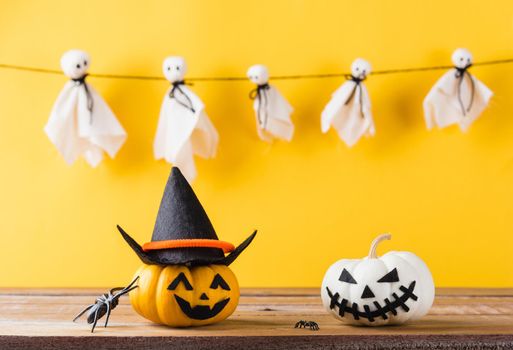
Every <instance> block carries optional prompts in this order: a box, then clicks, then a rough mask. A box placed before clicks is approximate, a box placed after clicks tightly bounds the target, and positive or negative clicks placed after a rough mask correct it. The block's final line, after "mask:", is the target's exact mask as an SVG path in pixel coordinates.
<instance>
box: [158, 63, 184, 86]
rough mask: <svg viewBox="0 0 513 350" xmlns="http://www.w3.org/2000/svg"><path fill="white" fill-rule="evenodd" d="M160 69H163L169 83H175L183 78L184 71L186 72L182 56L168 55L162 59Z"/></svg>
mask: <svg viewBox="0 0 513 350" xmlns="http://www.w3.org/2000/svg"><path fill="white" fill-rule="evenodd" d="M162 70H163V71H164V76H165V77H166V79H167V80H168V81H169V82H170V83H176V82H177V81H182V80H183V79H184V77H185V73H186V72H187V64H186V63H185V59H184V58H183V57H180V56H170V57H167V58H166V59H165V60H164V63H163V64H162Z"/></svg>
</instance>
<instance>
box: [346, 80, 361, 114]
mask: <svg viewBox="0 0 513 350" xmlns="http://www.w3.org/2000/svg"><path fill="white" fill-rule="evenodd" d="M346 79H347V80H351V81H353V82H354V87H353V90H351V94H350V95H349V97H348V98H347V100H346V102H344V106H347V105H348V104H349V102H351V100H352V99H353V98H354V96H355V95H356V90H359V92H360V99H359V100H360V101H359V102H360V116H361V117H362V118H364V117H365V115H364V114H363V91H362V84H361V82H362V81H364V80H365V77H363V78H360V77H355V76H354V75H346Z"/></svg>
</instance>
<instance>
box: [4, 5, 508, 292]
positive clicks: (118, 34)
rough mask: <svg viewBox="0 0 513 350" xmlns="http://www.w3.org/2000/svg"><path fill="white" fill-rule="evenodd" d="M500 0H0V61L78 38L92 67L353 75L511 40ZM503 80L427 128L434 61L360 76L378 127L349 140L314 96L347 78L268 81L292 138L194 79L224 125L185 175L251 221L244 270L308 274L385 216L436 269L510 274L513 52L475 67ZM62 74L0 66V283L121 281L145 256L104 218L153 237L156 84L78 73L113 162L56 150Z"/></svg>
mask: <svg viewBox="0 0 513 350" xmlns="http://www.w3.org/2000/svg"><path fill="white" fill-rule="evenodd" d="M512 13H513V4H512V3H511V1H508V0H504V1H493V4H490V2H483V1H479V0H475V1H442V0H436V1H435V0H433V1H410V0H404V1H362V0H360V1H323V0H317V1H293V0H288V1H285V0H283V1H277V0H272V1H268V0H259V1H252V2H248V1H236V0H233V1H206V0H205V1H182V0H179V1H178V0H173V1H144V2H143V1H104V0H101V1H100V0H88V1H69V0H63V1H57V0H51V1H50V0H45V1H15V0H2V1H1V2H0V62H2V63H12V64H19V65H30V66H38V67H47V68H54V69H59V59H60V56H61V54H62V53H63V52H64V51H66V50H68V49H70V48H81V49H84V50H86V51H88V52H89V53H90V54H91V56H92V69H91V71H92V72H96V73H118V74H149V75H160V74H161V63H162V60H163V58H164V57H166V56H167V55H171V54H180V55H183V56H184V57H185V58H186V59H187V62H188V65H189V76H191V77H192V76H223V75H244V74H245V72H246V69H247V67H248V66H249V65H251V64H254V63H264V64H266V65H268V66H269V68H270V70H271V74H272V73H274V74H278V75H280V74H296V73H330V72H339V71H342V72H346V71H348V68H349V65H350V64H351V62H352V60H353V59H354V58H356V57H358V56H361V57H364V58H366V59H368V60H369V61H370V62H371V63H372V64H373V67H374V68H375V69H387V68H396V67H417V66H426V65H438V64H450V55H451V53H452V51H453V49H455V48H456V47H460V46H462V47H467V48H468V49H470V50H471V51H472V52H473V54H474V58H475V60H476V61H482V60H491V59H498V58H505V57H512V56H513V46H512V43H513V14H512ZM472 72H473V73H474V74H475V75H476V76H477V77H478V78H479V79H481V80H482V81H483V82H485V84H487V85H488V86H489V87H490V88H491V89H492V90H493V91H494V92H495V94H496V95H495V96H494V98H493V101H492V103H491V106H490V108H489V109H488V110H487V111H486V112H485V113H484V114H483V115H482V117H481V118H480V119H479V120H478V121H477V122H476V123H475V124H474V125H473V127H472V128H471V130H470V132H469V133H467V134H462V133H461V132H460V131H459V130H458V129H457V128H456V127H452V128H449V129H445V130H435V131H432V132H428V131H427V130H426V128H425V125H424V120H423V114H422V99H423V98H424V96H425V94H426V93H427V92H428V90H429V89H430V87H431V86H432V84H433V83H434V82H435V81H436V80H437V79H438V77H439V76H440V75H441V74H442V72H440V71H438V72H425V73H414V74H403V75H400V74H399V75H390V76H374V77H372V76H371V77H370V78H369V79H368V81H367V86H368V88H369V91H370V94H371V98H372V103H373V112H374V115H375V122H376V128H377V135H376V137H374V138H372V139H364V140H362V141H361V142H359V143H358V144H357V145H356V146H355V147H354V148H352V149H348V148H347V147H346V146H345V145H344V144H343V143H342V141H341V140H339V139H338V137H337V136H336V134H335V133H334V132H333V131H332V132H330V133H329V134H327V135H323V134H321V132H320V121H319V119H320V113H321V111H322V108H323V106H324V105H325V104H326V103H327V102H328V100H329V97H330V94H331V93H332V92H333V91H334V90H335V89H336V88H337V87H338V86H339V85H340V84H341V83H342V81H343V80H342V79H326V80H301V81H277V82H275V85H276V86H277V87H278V88H279V89H280V90H281V91H282V92H283V93H284V94H285V96H287V97H288V99H289V100H290V102H291V103H292V104H293V105H294V107H295V110H296V111H295V113H294V114H293V120H294V122H295V124H296V134H295V137H294V140H293V141H292V143H290V144H287V143H283V142H276V143H274V144H272V145H268V144H266V143H264V142H262V141H260V140H259V139H258V138H257V136H256V131H255V121H254V115H253V110H252V108H251V101H250V100H249V99H248V97H247V96H248V91H249V90H250V89H252V88H253V86H252V85H251V84H250V83H249V82H235V83H233V82H232V83H197V84H195V86H194V87H193V89H194V90H195V91H196V92H197V93H198V94H199V96H201V98H202V99H203V100H204V101H205V103H206V106H207V113H208V114H209V116H210V117H211V119H212V120H213V122H214V124H215V125H216V126H217V128H218V130H219V133H220V146H219V150H218V157H217V158H216V159H214V160H211V161H206V160H198V162H197V164H198V167H199V173H200V176H199V178H198V180H197V181H196V182H195V183H194V188H195V190H196V193H197V194H198V196H199V198H200V199H201V201H202V202H203V204H204V206H205V208H206V210H207V212H208V213H209V215H210V217H211V220H212V221H213V223H214V226H215V227H216V229H217V231H218V235H219V237H220V238H221V239H223V240H227V241H231V242H233V243H235V244H238V243H239V242H241V241H242V240H243V239H244V238H245V237H247V235H249V233H250V232H251V231H252V230H253V229H254V228H257V229H259V235H258V236H257V238H256V240H255V241H254V243H253V245H252V246H250V248H249V249H248V250H247V251H246V252H245V253H244V254H243V255H241V256H240V258H239V259H238V260H237V262H236V263H235V264H233V265H232V266H233V268H234V270H235V272H236V274H237V275H238V277H239V281H240V283H241V284H242V285H243V286H319V285H320V282H321V280H322V277H323V274H324V272H325V270H326V269H327V268H328V266H329V265H330V264H331V263H333V262H334V261H336V260H338V259H340V258H342V257H360V256H364V255H365V254H366V253H367V250H368V247H369V243H370V241H371V240H372V239H373V238H374V236H376V235H377V234H379V233H382V232H385V231H390V232H392V233H393V240H392V241H391V242H386V243H384V244H383V245H382V246H381V248H380V252H384V251H385V250H389V249H399V250H411V251H414V252H416V253H417V254H418V255H419V256H421V257H422V258H423V259H424V260H425V261H426V262H427V263H428V265H429V266H430V268H431V270H432V272H433V275H434V277H435V280H436V283H437V285H438V286H485V287H496V286H500V287H504V286H510V287H511V286H513V269H512V267H513V258H512V254H511V252H512V249H513V234H512V233H513V227H512V226H513V223H512V222H513V221H512V218H513V65H502V66H494V67H475V68H473V69H472ZM65 81H66V78H65V77H64V76H58V75H45V74H36V73H28V72H20V71H9V70H0V160H1V162H0V164H1V171H0V196H1V198H0V246H1V248H2V249H1V254H0V286H33V287H36V286H75V287H79V286H117V285H124V284H125V283H127V282H128V281H129V280H130V278H131V276H132V273H133V272H134V270H135V269H136V267H137V266H138V265H139V261H138V259H137V257H136V256H135V254H134V253H133V252H132V251H131V249H130V248H129V247H128V246H127V245H126V244H125V242H124V241H123V240H122V239H121V237H120V235H119V234H118V233H117V230H116V229H115V225H116V224H121V225H123V227H125V228H126V229H127V230H128V232H130V233H131V234H132V235H133V236H134V237H135V238H136V239H137V240H138V241H139V242H140V243H141V244H142V243H143V242H145V241H147V240H149V238H150V236H151V232H152V229H153V224H154V220H155V216H156V213H157V210H158V205H159V202H160V198H161V195H162V191H163V188H164V184H165V182H166V179H167V176H168V172H169V170H170V166H169V165H168V164H166V163H165V162H162V161H161V162H157V161H155V160H154V159H153V158H152V142H153V137H154V133H155V129H156V125H157V118H158V113H159V108H160V104H161V101H162V98H163V96H164V92H165V90H166V88H167V83H166V82H150V81H125V80H106V79H97V78H96V79H95V78H91V79H89V82H90V83H91V84H93V85H94V86H95V88H96V89H97V90H99V91H100V93H101V94H102V95H103V96H104V98H105V99H106V101H107V102H108V103H109V104H110V105H111V106H112V108H113V110H114V112H115V113H116V114H117V116H118V117H119V119H120V120H121V122H122V124H123V125H124V127H125V128H126V130H127V132H128V135H129V136H128V140H127V143H126V144H125V146H124V147H123V148H122V149H121V151H120V153H119V154H118V156H117V158H116V159H115V160H110V159H109V160H107V161H105V162H104V163H102V164H101V165H100V166H99V168H97V169H91V168H90V167H89V166H87V165H86V164H85V162H84V161H83V160H81V161H79V162H78V163H76V164H75V165H73V166H72V167H69V166H67V165H66V164H65V162H64V161H63V159H62V158H61V157H60V156H59V155H58V153H57V151H56V149H55V148H54V146H53V145H52V144H51V143H50V141H49V140H48V139H47V137H46V135H45V134H44V132H43V126H44V125H45V123H46V121H47V118H48V116H49V112H50V110H51V107H52V105H53V103H54V101H55V99H56V97H57V95H58V93H59V91H60V89H61V88H62V87H63V85H64V83H65Z"/></svg>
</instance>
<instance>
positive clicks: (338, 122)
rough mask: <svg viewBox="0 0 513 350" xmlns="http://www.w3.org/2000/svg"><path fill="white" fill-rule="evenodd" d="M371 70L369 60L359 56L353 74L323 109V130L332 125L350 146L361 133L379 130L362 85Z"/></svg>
mask: <svg viewBox="0 0 513 350" xmlns="http://www.w3.org/2000/svg"><path fill="white" fill-rule="evenodd" d="M370 72H371V65H370V63H369V62H367V61H365V60H363V59H361V58H358V59H356V60H355V61H354V62H353V63H352V65H351V75H350V76H348V77H347V81H346V82H345V83H344V84H342V86H341V87H340V88H338V90H336V91H335V92H334V93H333V95H332V96H331V100H330V102H329V103H328V104H327V105H326V107H325V108H324V110H323V111H322V115H321V130H322V132H323V133H326V132H328V130H329V129H330V127H333V128H334V129H335V130H336V131H337V133H338V135H339V137H340V138H341V139H342V140H343V141H344V142H345V143H346V144H347V145H348V146H349V147H351V146H353V145H354V144H355V143H356V142H357V141H358V140H359V139H360V138H361V137H362V136H364V135H365V136H374V134H375V133H376V131H375V128H374V121H373V119H372V113H371V104H370V98H369V93H368V92H367V88H366V87H365V85H364V84H363V81H364V80H365V78H366V77H367V75H369V74H370Z"/></svg>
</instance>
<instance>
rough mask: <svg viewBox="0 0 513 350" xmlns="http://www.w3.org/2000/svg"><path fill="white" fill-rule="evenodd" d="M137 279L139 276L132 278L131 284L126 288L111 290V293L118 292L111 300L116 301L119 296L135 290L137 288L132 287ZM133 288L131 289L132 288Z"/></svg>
mask: <svg viewBox="0 0 513 350" xmlns="http://www.w3.org/2000/svg"><path fill="white" fill-rule="evenodd" d="M138 279H139V276H137V277H136V278H134V280H133V281H132V282H130V284H129V285H128V286H126V287H125V288H113V289H111V291H110V292H111V293H113V292H116V291H118V290H119V291H120V292H119V293H117V294H115V295H114V296H113V299H117V298H119V297H120V296H122V295H124V294H126V293H128V292H130V291H131V290H133V289H135V288H137V287H138V286H134V283H135V282H137V280H138ZM132 286H133V287H132Z"/></svg>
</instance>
